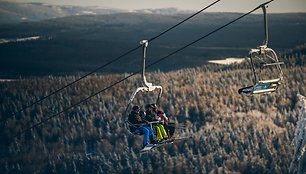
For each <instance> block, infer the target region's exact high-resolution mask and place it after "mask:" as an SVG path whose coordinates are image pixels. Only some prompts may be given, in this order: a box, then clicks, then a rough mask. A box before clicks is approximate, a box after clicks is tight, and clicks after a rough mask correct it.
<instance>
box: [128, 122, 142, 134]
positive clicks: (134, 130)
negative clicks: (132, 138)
mask: <svg viewBox="0 0 306 174" xmlns="http://www.w3.org/2000/svg"><path fill="white" fill-rule="evenodd" d="M125 124H126V127H127V129H128V130H129V131H130V132H131V133H132V134H134V135H143V134H144V133H143V132H141V131H140V130H139V129H136V128H137V126H136V125H134V124H132V123H131V122H129V121H125Z"/></svg>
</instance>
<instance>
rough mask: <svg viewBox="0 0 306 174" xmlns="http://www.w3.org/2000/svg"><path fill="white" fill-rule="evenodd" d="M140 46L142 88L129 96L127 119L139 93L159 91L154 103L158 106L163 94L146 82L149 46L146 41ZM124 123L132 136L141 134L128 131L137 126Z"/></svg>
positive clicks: (158, 87) (161, 89)
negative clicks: (141, 49) (141, 55)
mask: <svg viewBox="0 0 306 174" xmlns="http://www.w3.org/2000/svg"><path fill="white" fill-rule="evenodd" d="M140 44H141V45H142V46H143V57H142V60H143V64H142V75H141V76H142V84H143V86H142V87H138V88H137V89H136V90H135V91H134V92H133V93H132V95H131V97H130V99H129V102H128V105H127V107H126V109H125V114H124V115H125V117H126V118H127V117H128V114H129V112H128V111H130V106H131V104H132V102H133V100H134V98H135V96H136V95H137V94H138V93H139V92H153V91H155V90H159V93H158V96H157V99H156V101H155V104H158V103H159V99H160V97H161V95H162V92H163V88H162V86H158V85H153V83H149V82H147V79H146V75H145V73H146V53H147V47H148V45H149V42H148V41H147V40H142V41H141V42H140ZM125 123H126V127H127V129H128V130H129V131H130V132H131V133H133V134H136V135H140V134H141V133H139V132H132V131H131V130H130V127H131V126H139V125H134V124H131V123H130V122H129V121H128V120H126V121H125ZM152 124H153V123H151V124H150V125H151V126H152Z"/></svg>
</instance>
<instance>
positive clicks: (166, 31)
mask: <svg viewBox="0 0 306 174" xmlns="http://www.w3.org/2000/svg"><path fill="white" fill-rule="evenodd" d="M219 1H221V0H216V1H214V2H213V3H211V4H209V5H208V6H206V7H204V8H202V9H201V10H199V11H198V12H196V13H194V14H192V15H191V16H189V17H188V18H186V19H184V20H182V21H181V22H179V23H177V24H175V25H173V26H172V27H170V28H168V29H167V30H165V31H163V32H162V33H160V34H158V35H156V36H154V37H152V38H151V39H148V41H150V42H151V41H153V40H156V39H157V38H159V37H161V36H162V35H164V34H166V33H168V32H169V31H171V30H173V29H174V28H176V27H178V26H179V25H181V24H183V23H184V22H186V21H188V20H190V19H191V18H193V17H195V16H196V15H198V14H200V13H201V12H203V11H205V10H207V9H208V8H210V7H212V6H213V5H215V4H216V3H218V2H219ZM141 47H142V45H139V46H137V47H135V48H133V49H130V50H129V51H127V52H125V53H123V54H122V55H120V56H118V57H117V58H115V59H113V60H111V61H109V62H107V63H105V64H104V65H102V66H100V67H98V68H96V69H94V70H93V71H91V72H89V73H87V74H85V75H84V76H82V77H80V78H78V79H76V80H74V81H72V82H70V83H68V84H66V85H65V86H63V87H61V88H59V89H57V90H55V91H53V92H51V93H50V94H48V95H46V96H43V97H41V98H40V99H38V100H36V101H34V102H33V103H31V104H28V105H26V106H24V107H22V109H20V110H18V111H16V112H14V113H13V114H12V115H11V116H10V117H13V116H15V115H17V114H19V113H21V112H23V111H25V110H26V109H28V108H30V107H32V106H34V105H35V104H37V103H39V102H41V101H43V100H45V99H47V98H49V97H51V96H53V95H54V94H56V93H58V92H60V91H62V90H64V89H65V88H67V87H69V86H71V85H73V84H75V83H77V82H79V81H81V80H82V79H84V78H86V77H87V76H89V75H92V74H93V73H95V72H97V71H99V70H101V69H103V68H105V67H106V66H108V65H110V64H112V63H115V62H117V61H119V60H120V59H122V58H123V57H125V56H127V55H128V54H131V53H132V52H134V51H136V50H138V49H139V48H141ZM5 121H6V120H4V121H1V123H2V122H5Z"/></svg>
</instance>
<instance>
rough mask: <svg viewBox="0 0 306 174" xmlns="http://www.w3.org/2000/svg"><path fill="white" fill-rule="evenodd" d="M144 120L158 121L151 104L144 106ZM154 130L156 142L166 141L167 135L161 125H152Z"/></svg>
mask: <svg viewBox="0 0 306 174" xmlns="http://www.w3.org/2000/svg"><path fill="white" fill-rule="evenodd" d="M145 118H146V120H147V121H148V122H154V121H158V119H157V113H156V112H154V111H153V105H152V104H147V105H146V116H145ZM154 129H155V131H156V134H157V140H158V142H162V141H163V140H167V139H168V134H167V131H166V130H165V128H164V126H163V124H161V123H157V124H154Z"/></svg>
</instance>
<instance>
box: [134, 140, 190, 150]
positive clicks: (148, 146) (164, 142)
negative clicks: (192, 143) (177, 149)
mask: <svg viewBox="0 0 306 174" xmlns="http://www.w3.org/2000/svg"><path fill="white" fill-rule="evenodd" d="M190 138H192V137H182V138H172V139H168V140H165V141H163V142H161V143H158V144H148V145H146V146H145V147H144V148H143V149H141V150H140V152H141V153H145V152H149V151H151V150H153V149H154V148H158V147H161V146H164V145H167V144H173V143H175V142H179V141H183V140H187V139H190Z"/></svg>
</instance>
